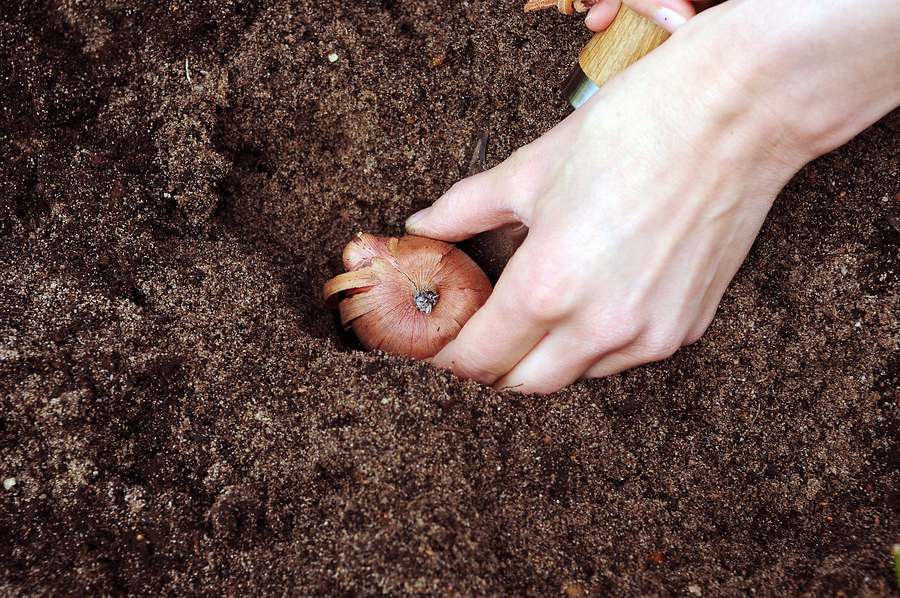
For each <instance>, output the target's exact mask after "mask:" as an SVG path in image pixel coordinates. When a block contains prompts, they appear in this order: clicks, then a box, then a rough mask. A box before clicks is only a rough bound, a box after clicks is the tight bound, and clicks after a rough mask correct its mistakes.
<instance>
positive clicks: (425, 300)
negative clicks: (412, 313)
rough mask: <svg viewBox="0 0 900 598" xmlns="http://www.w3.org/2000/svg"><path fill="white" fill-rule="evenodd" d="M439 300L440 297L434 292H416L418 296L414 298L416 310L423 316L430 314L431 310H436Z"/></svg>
mask: <svg viewBox="0 0 900 598" xmlns="http://www.w3.org/2000/svg"><path fill="white" fill-rule="evenodd" d="M438 299H439V295H438V294H437V293H435V292H434V291H429V290H423V291H418V292H416V296H415V297H414V301H415V303H416V309H418V310H419V311H420V312H422V313H423V314H430V313H431V310H432V309H434V306H435V305H437V302H438Z"/></svg>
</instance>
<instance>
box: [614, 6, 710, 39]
mask: <svg viewBox="0 0 900 598" xmlns="http://www.w3.org/2000/svg"><path fill="white" fill-rule="evenodd" d="M625 1H626V3H627V4H628V5H629V6H630V7H631V8H632V9H633V10H635V11H636V12H639V13H641V14H642V15H644V16H645V17H647V18H648V19H651V20H652V21H653V22H654V23H656V24H657V25H659V26H660V27H662V28H663V29H665V30H666V31H668V32H669V33H674V32H675V30H676V29H678V28H679V27H681V26H682V25H684V24H685V23H686V22H687V20H688V19H690V18H691V17H693V16H694V15H695V14H696V11H695V10H694V7H693V6H692V5H691V3H690V2H689V1H688V0H625Z"/></svg>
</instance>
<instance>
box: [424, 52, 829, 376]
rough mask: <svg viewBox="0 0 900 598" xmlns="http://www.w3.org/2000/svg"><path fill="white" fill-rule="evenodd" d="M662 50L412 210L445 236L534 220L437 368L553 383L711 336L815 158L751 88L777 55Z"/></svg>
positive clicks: (605, 371)
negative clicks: (709, 59) (755, 247)
mask: <svg viewBox="0 0 900 598" xmlns="http://www.w3.org/2000/svg"><path fill="white" fill-rule="evenodd" d="M729 43H730V42H729ZM667 46H670V48H669V49H668V50H667V51H659V52H656V53H654V54H651V55H650V56H649V57H648V58H647V59H645V60H644V61H642V62H641V63H639V64H638V65H635V66H634V67H632V68H631V69H629V70H628V71H626V73H623V74H622V75H620V76H619V77H617V78H616V79H615V80H613V81H611V82H610V83H609V84H607V85H606V86H604V87H603V88H602V89H601V91H600V92H599V93H598V94H597V95H596V96H595V97H594V98H592V99H591V100H590V101H589V102H588V103H587V104H585V106H583V107H582V108H580V109H579V110H577V111H575V112H574V113H573V114H571V115H570V116H569V117H568V118H566V119H565V120H564V121H563V122H562V123H560V124H559V125H558V126H557V127H555V128H554V129H553V130H551V131H550V132H548V133H547V134H545V135H544V136H543V137H541V138H539V139H537V140H536V141H534V142H533V143H531V144H529V145H527V146H525V147H524V148H522V149H520V150H519V151H517V152H515V153H514V154H513V155H512V156H511V157H510V158H509V159H507V160H506V161H505V162H503V163H502V164H500V165H499V166H497V167H495V168H493V169H491V170H489V171H487V172H484V173H481V174H479V175H476V176H474V177H471V178H468V179H465V180H463V181H461V182H459V183H457V184H456V185H454V186H453V187H452V188H451V189H450V190H449V191H448V192H447V193H446V194H445V195H444V196H442V197H441V198H440V199H439V200H438V201H437V202H436V203H435V204H434V205H433V206H432V207H431V208H428V209H426V210H424V211H422V212H419V213H418V214H415V215H413V216H412V217H411V218H410V219H409V220H408V221H407V228H408V230H409V232H411V233H414V234H419V235H424V236H429V237H434V238H437V239H443V240H446V241H460V240H462V239H465V238H467V237H470V236H472V235H475V234H477V233H480V232H482V231H486V230H490V229H494V228H497V227H499V226H502V225H506V224H511V223H523V224H525V225H527V226H528V229H529V232H528V236H527V238H526V239H525V241H524V243H523V244H522V246H521V247H520V248H519V249H518V250H517V251H516V253H515V255H514V256H513V257H512V259H511V260H510V262H509V263H508V265H507V267H506V269H505V270H504V272H503V274H502V276H501V277H500V280H499V281H498V283H497V285H496V287H495V289H494V292H493V294H492V295H491V297H490V298H489V299H488V301H487V303H486V304H485V305H484V306H483V307H482V308H481V309H480V310H479V311H478V312H477V313H476V314H475V315H474V316H473V317H472V318H471V319H470V320H469V321H468V322H467V323H466V325H465V326H464V327H463V329H462V331H461V332H460V334H459V336H458V337H457V338H456V340H454V341H453V342H451V343H450V344H449V345H447V346H446V347H445V348H444V349H443V350H442V351H441V352H440V353H439V354H438V355H436V356H435V357H434V358H433V363H434V364H435V365H438V366H440V367H445V368H449V369H452V370H453V371H454V372H455V373H456V374H458V375H460V376H462V377H467V378H474V379H477V380H479V381H482V382H485V383H490V384H495V386H497V387H498V388H510V389H515V390H517V391H521V392H552V391H554V390H557V389H559V388H561V387H563V386H565V385H567V384H569V383H571V382H573V381H575V380H577V379H579V378H581V377H599V376H607V375H610V374H614V373H617V372H620V371H622V370H625V369H628V368H631V367H634V366H637V365H640V364H643V363H648V362H651V361H656V360H660V359H665V358H667V357H668V356H670V355H671V354H672V353H674V352H675V351H676V350H677V349H678V348H679V347H681V346H683V345H685V344H688V343H692V342H694V341H696V340H697V339H699V338H700V336H701V335H702V334H703V332H704V331H705V329H706V328H707V326H708V325H709V323H710V321H711V320H712V318H713V315H714V314H715V311H716V308H717V306H718V304H719V301H720V299H721V297H722V294H723V292H724V291H725V288H726V286H727V285H728V283H729V282H730V280H731V278H732V277H733V276H734V274H735V272H736V270H737V269H738V267H739V266H740V264H741V262H742V261H743V259H744V257H745V256H746V254H747V252H748V250H749V248H750V246H751V244H752V243H753V240H754V238H755V237H756V234H757V232H758V230H759V227H760V225H761V224H762V222H763V219H764V218H765V215H766V213H767V212H768V210H769V207H770V205H771V203H772V201H773V199H774V197H775V195H776V194H777V192H778V191H779V190H780V188H781V187H782V186H783V185H784V184H785V183H786V182H787V180H788V179H789V177H790V176H791V175H792V174H793V173H794V172H795V171H796V170H797V169H798V168H799V167H800V166H801V165H802V164H803V163H805V161H807V160H808V159H810V158H811V157H812V156H808V155H804V154H803V152H802V151H798V150H797V149H796V148H794V147H793V146H792V145H791V144H790V143H789V139H788V138H787V135H786V134H785V133H784V129H783V128H782V127H780V123H779V122H778V121H777V119H773V118H772V114H770V113H769V112H768V110H767V109H766V108H765V103H764V102H758V101H756V100H757V99H758V98H754V97H753V96H752V93H751V92H752V90H753V89H755V87H756V83H757V79H758V77H759V76H760V72H762V71H764V70H765V69H766V68H771V65H767V66H765V67H764V66H762V65H760V66H759V67H758V68H756V67H754V68H748V69H747V71H746V72H743V71H741V70H739V69H737V68H734V69H728V68H719V67H717V68H709V67H708V66H707V65H706V63H704V62H703V61H702V60H699V59H698V56H703V55H709V54H707V53H706V51H704V48H702V47H698V45H697V44H691V45H688V46H681V45H678V44H667ZM723 63H724V64H740V63H741V61H734V62H733V63H729V62H727V61H723ZM672 64H679V65H681V67H682V68H681V76H680V77H678V78H673V77H672V76H671V75H672V72H671V68H670V65H672ZM754 64H756V63H755V62H754Z"/></svg>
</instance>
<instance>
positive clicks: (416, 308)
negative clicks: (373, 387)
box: [323, 233, 491, 359]
mask: <svg viewBox="0 0 900 598" xmlns="http://www.w3.org/2000/svg"><path fill="white" fill-rule="evenodd" d="M343 262H344V268H346V270H347V272H345V273H344V274H340V275H338V276H335V277H334V278H332V279H331V280H329V281H328V282H327V283H325V288H324V289H323V294H324V296H325V300H326V301H327V302H329V303H331V304H332V305H333V304H335V303H337V306H338V308H339V310H340V314H341V324H343V325H344V326H347V327H352V328H353V331H354V332H355V333H356V336H357V337H358V338H359V340H360V342H361V343H362V344H363V345H364V346H365V347H366V348H368V349H380V350H382V351H385V352H387V353H394V354H397V355H408V356H409V357H414V358H416V359H425V358H428V357H431V356H433V355H435V354H436V353H437V352H438V351H440V350H441V349H442V348H443V347H444V345H446V344H447V343H449V342H450V341H451V340H453V339H454V338H456V335H457V334H459V331H460V329H461V328H462V326H463V324H465V323H466V321H467V320H468V319H469V318H470V317H471V316H472V314H474V313H475V311H476V310H477V309H478V308H479V307H481V306H482V305H484V302H485V301H487V298H488V295H490V294H491V283H490V281H489V280H488V278H487V276H486V275H485V274H484V272H482V271H481V268H479V267H478V265H477V264H475V262H473V261H472V259H471V258H470V257H469V256H467V255H466V254H465V253H463V252H462V251H461V250H459V249H457V248H456V247H454V246H453V245H450V244H449V243H444V242H443V241H435V240H434V239H426V238H425V237H416V236H412V235H407V236H405V237H401V238H399V239H398V238H396V237H376V236H374V235H369V234H366V233H359V234H357V235H356V238H354V239H353V240H352V241H350V243H348V244H347V246H346V247H345V248H344V254H343Z"/></svg>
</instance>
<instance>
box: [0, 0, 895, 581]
mask: <svg viewBox="0 0 900 598" xmlns="http://www.w3.org/2000/svg"><path fill="white" fill-rule="evenodd" d="M140 4H141V3H137V2H130V1H128V0H82V1H80V2H76V1H75V0H55V1H46V2H44V1H36V0H35V1H32V0H12V1H8V0H7V1H4V2H3V3H2V6H0V147H2V151H0V161H2V162H0V235H2V240H0V271H2V274H0V397H2V398H0V400H2V405H0V477H2V478H3V480H5V481H6V482H7V485H9V483H10V482H11V481H12V479H13V478H14V479H15V485H14V486H10V487H9V488H8V489H3V487H0V591H2V593H3V594H6V595H14V594H20V593H41V594H47V595H51V594H59V593H85V594H93V595H97V594H101V593H102V594H115V593H119V592H126V591H128V592H135V593H147V594H150V593H152V594H159V593H170V594H173V595H175V594H178V595H184V594H194V593H208V594H212V595H220V594H222V593H227V594H246V593H259V594H262V593H266V594H280V593H281V592H282V591H286V592H289V593H296V594H319V593H328V594H337V593H351V594H363V593H365V594H371V593H381V592H385V593H392V594H406V593H409V592H413V591H421V592H428V593H443V592H454V593H461V594H465V595H471V594H488V593H495V594H519V593H532V594H546V595H560V594H561V593H567V594H568V595H569V596H577V595H580V594H582V593H588V592H594V593H597V594H600V595H604V594H607V593H613V594H651V595H692V594H693V595H696V594H698V593H700V592H702V594H703V595H705V596H710V595H745V594H748V593H756V594H759V595H796V594H799V593H808V594H825V595H834V594H835V593H839V592H845V593H846V594H847V595H884V594H889V593H891V592H895V591H896V587H895V585H894V582H893V581H892V573H891V566H890V560H889V552H890V546H891V544H892V543H894V542H896V541H898V540H900V516H898V509H900V490H898V488H900V473H898V469H900V468H898V465H900V459H898V455H900V451H898V448H900V443H898V435H900V432H898V431H900V416H898V413H900V405H898V393H897V387H898V371H900V361H898V343H900V330H898V328H900V326H898V313H900V293H898V290H900V281H898V265H897V264H898V262H897V259H898V243H900V232H898V231H897V230H895V229H894V228H893V227H892V225H891V223H890V218H891V217H892V216H895V215H897V214H898V211H900V206H898V201H897V199H896V198H895V194H896V193H897V192H898V191H900V175H898V169H900V165H898V155H900V151H898V150H900V143H898V129H900V118H898V115H897V114H895V115H894V116H892V117H888V118H886V119H885V120H883V121H882V122H881V123H879V124H877V125H875V126H874V127H872V128H871V129H870V130H868V131H867V132H865V133H864V134H863V135H862V136H860V137H859V138H858V139H857V140H855V141H854V142H852V143H851V144H850V145H848V146H847V147H845V148H843V149H841V150H839V151H837V152H835V153H834V154H832V155H829V156H827V157H825V158H823V159H821V160H819V161H817V162H816V163H815V164H813V165H811V166H809V167H808V168H806V169H805V170H804V171H802V172H801V173H800V174H799V175H798V176H797V177H796V178H795V179H794V181H793V182H792V183H791V184H790V185H789V186H788V188H787V189H786V190H785V191H784V193H783V194H782V197H781V198H780V199H779V201H778V203H777V204H776V208H775V209H774V211H773V213H772V215H771V217H770V219H769V221H768V223H767V225H766V227H765V228H764V230H763V233H762V236H761V237H760V239H759V242H758V243H757V244H756V247H755V248H754V250H753V252H752V254H751V256H750V259H749V261H748V262H747V264H746V265H745V266H744V268H743V269H742V270H741V272H740V273H739V274H738V276H737V279H736V280H735V282H734V284H733V285H732V287H731V289H730V290H729V292H728V294H727V295H726V297H725V300H724V303H723V305H722V308H721V311H720V314H719V316H718V318H717V319H716V321H715V323H714V324H713V326H712V328H711V329H710V331H709V333H708V334H707V335H706V337H705V338H704V340H703V341H701V342H700V343H698V344H697V345H695V346H692V347H690V348H689V349H686V350H683V351H681V352H680V353H678V354H677V356H676V357H675V358H674V359H671V360H669V361H667V362H665V363H661V364H657V365H653V366H650V367H644V368H641V369H638V370H636V371H632V372H629V373H626V374H624V375H621V376H617V377H614V378H611V379H608V380H602V381H592V382H586V383H581V384H577V385H575V386H573V387H572V388H570V389H568V390H566V391H564V392H560V393H558V394H556V395H553V396H550V397H546V398H535V397H517V396H504V395H497V394H495V393H494V392H492V391H490V390H488V389H485V388H483V387H481V386H479V385H477V384H474V383H470V382H461V381H459V380H456V379H454V378H453V377H451V376H450V375H449V374H446V373H442V372H439V371H434V370H432V369H430V368H429V367H427V366H425V365H421V364H418V363H413V362H409V361H406V360H404V359H399V358H394V357H388V356H385V355H380V354H367V353H362V352H359V351H357V350H356V349H355V348H354V346H353V344H352V341H351V340H350V339H349V338H348V337H346V336H342V335H340V334H339V333H338V331H337V328H338V327H337V324H336V321H335V318H334V315H333V314H332V313H330V312H329V311H328V310H327V309H326V308H325V307H324V306H323V305H322V302H321V301H320V298H319V289H320V287H321V284H322V283H323V282H324V281H325V280H326V279H327V278H329V277H330V276H331V275H332V274H333V273H335V272H337V271H338V268H339V260H338V256H339V251H340V248H341V247H342V245H343V244H344V243H345V242H346V241H347V239H349V237H350V236H351V235H352V234H353V233H354V232H355V231H357V230H360V229H362V230H368V231H373V232H382V233H397V232H399V231H400V230H401V226H402V222H403V220H404V218H405V217H406V215H407V214H409V213H410V211H411V210H413V209H414V208H419V207H422V206H424V205H426V204H427V203H429V202H430V201H431V200H432V199H433V198H435V197H436V196H437V195H438V194H439V193H440V192H441V191H442V190H444V189H445V188H446V187H448V186H449V185H450V184H451V183H452V182H453V181H454V180H455V179H457V178H458V177H460V176H461V175H462V174H464V172H465V171H466V169H467V168H468V164H469V158H470V155H469V154H470V151H471V144H472V142H473V140H474V139H475V137H476V134H477V132H478V131H479V130H480V129H481V128H482V127H483V126H484V125H485V124H486V125H488V126H489V127H490V129H491V131H492V138H493V145H492V148H491V159H492V161H493V162H496V161H499V160H500V159H502V157H503V156H505V155H507V154H508V153H509V152H510V151H512V150H513V149H514V148H515V147H517V146H519V145H521V144H523V143H525V142H527V141H529V140H530V139H532V138H534V137H536V136H537V135H539V134H540V133H541V132H542V131H544V130H546V129H547V128H549V127H550V126H551V125H552V124H553V123H555V122H556V121H557V120H558V119H560V118H561V117H562V116H563V115H564V114H565V113H566V108H565V106H564V104H563V102H562V101H561V100H560V99H559V96H558V95H557V83H558V82H561V81H562V80H563V78H564V76H565V74H566V71H567V69H568V68H569V66H570V64H571V61H572V57H573V56H574V54H575V52H576V51H577V48H578V47H579V46H580V45H581V44H582V43H583V42H584V41H585V39H586V33H585V32H584V30H583V29H582V28H581V27H580V26H579V25H578V24H577V23H576V22H575V21H573V20H569V19H566V18H565V17H562V16H560V15H556V14H550V13H546V14H542V15H537V16H529V17H525V16H522V15H520V14H519V2H517V1H512V0H504V1H503V2H499V3H496V2H486V1H484V0H468V1H461V2H441V3H429V2H396V1H394V0H380V1H379V0H362V1H359V2H328V3H318V4H317V3H314V2H311V1H309V0H293V1H290V0H202V1H192V2H188V1H187V0H172V1H171V2H162V1H159V2H145V3H143V4H144V6H141V5H140ZM332 52H334V53H335V54H336V55H337V57H338V59H337V61H336V62H333V63H332V62H329V60H328V58H327V56H328V55H329V54H330V53H332ZM186 68H187V73H189V74H190V82H189V81H188V80H187V78H188V77H187V73H186Z"/></svg>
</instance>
